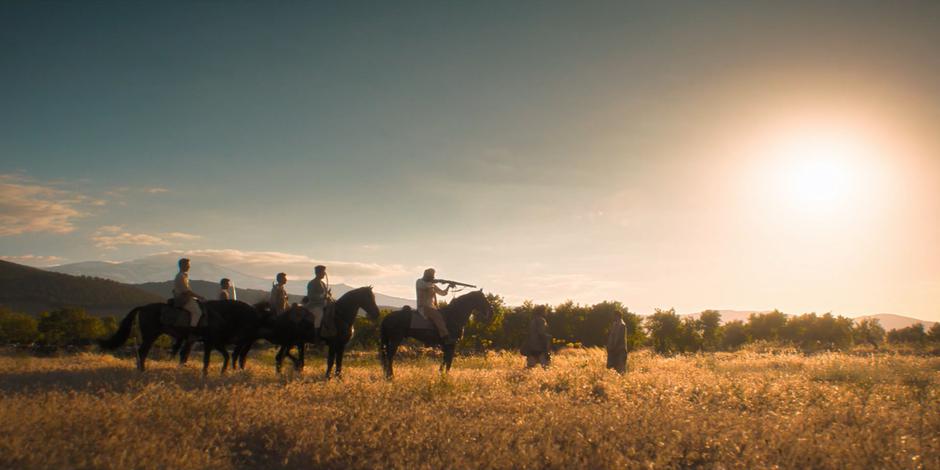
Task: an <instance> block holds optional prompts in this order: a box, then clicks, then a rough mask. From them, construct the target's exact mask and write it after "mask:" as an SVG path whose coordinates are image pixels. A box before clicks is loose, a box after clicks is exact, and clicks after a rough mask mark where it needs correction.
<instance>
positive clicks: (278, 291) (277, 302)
mask: <svg viewBox="0 0 940 470" xmlns="http://www.w3.org/2000/svg"><path fill="white" fill-rule="evenodd" d="M285 284H287V274H284V273H277V283H276V284H274V285H273V286H272V287H271V299H270V302H271V311H273V312H274V314H275V315H280V314H282V313H284V312H286V311H287V310H288V308H290V304H289V303H288V302H287V290H286V289H285V288H284V285H285Z"/></svg>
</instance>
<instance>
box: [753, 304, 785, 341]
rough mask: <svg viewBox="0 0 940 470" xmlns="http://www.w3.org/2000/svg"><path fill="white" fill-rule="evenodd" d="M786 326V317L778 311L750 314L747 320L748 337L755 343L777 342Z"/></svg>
mask: <svg viewBox="0 0 940 470" xmlns="http://www.w3.org/2000/svg"><path fill="white" fill-rule="evenodd" d="M786 324H787V316H786V315H785V314H784V313H782V312H780V311H778V310H774V311H773V312H769V313H752V314H751V315H750V316H749V317H748V320H747V327H748V332H749V335H748V336H750V338H751V339H753V340H757V341H760V340H763V341H777V340H779V339H781V338H780V336H781V332H782V331H783V328H784V326H785V325H786Z"/></svg>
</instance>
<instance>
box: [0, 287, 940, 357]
mask: <svg viewBox="0 0 940 470" xmlns="http://www.w3.org/2000/svg"><path fill="white" fill-rule="evenodd" d="M488 298H489V300H490V303H491V304H492V305H493V308H494V315H493V320H492V321H491V322H490V323H486V324H484V323H480V322H476V321H473V320H472V319H471V321H470V323H469V324H468V325H467V328H466V330H465V331H464V336H463V338H462V339H461V341H460V345H459V346H460V349H461V350H465V351H483V350H487V349H508V350H514V349H519V347H521V345H522V343H523V342H524V341H525V338H526V335H527V333H528V324H529V319H530V318H531V317H532V312H533V311H534V310H535V309H544V310H545V311H546V312H547V316H546V318H547V320H548V325H549V331H550V332H551V335H552V337H553V341H554V343H555V345H556V346H557V347H559V348H560V347H602V346H604V345H605V344H606V341H607V327H608V325H609V324H610V321H611V315H612V314H613V312H616V311H620V312H623V313H624V315H623V318H624V322H625V323H626V325H627V334H628V338H627V346H628V348H629V349H631V350H635V349H638V348H643V347H649V348H650V349H652V350H653V351H655V352H656V353H659V354H666V355H669V354H677V353H694V352H708V351H734V350H737V349H739V348H741V347H743V346H745V345H747V344H749V343H754V342H758V341H766V342H771V343H777V344H785V345H789V346H793V347H796V348H799V349H800V350H802V351H805V352H814V351H824V350H845V349H848V348H850V347H852V346H855V345H870V346H872V347H874V348H879V347H881V346H882V345H883V344H885V343H886V342H887V343H890V344H913V345H920V346H926V345H928V344H938V345H940V323H935V324H934V325H933V326H932V327H930V328H929V329H927V328H925V327H924V325H923V324H920V323H918V324H915V325H913V326H910V327H907V328H902V329H895V330H891V331H888V332H886V331H885V330H884V328H882V327H881V325H880V324H879V322H878V320H875V319H864V320H861V321H858V322H855V321H853V320H852V319H849V318H846V317H842V316H834V315H832V314H829V313H826V314H822V315H817V314H815V313H808V314H803V315H795V316H794V315H786V314H784V313H782V312H779V311H776V310H775V311H773V312H768V313H756V314H751V315H750V317H749V318H748V319H747V321H740V320H738V321H732V322H725V323H723V322H722V319H721V313H720V312H718V311H715V310H706V311H704V312H701V313H700V314H698V315H697V316H694V317H693V316H680V315H678V314H677V313H676V311H675V310H674V309H668V310H667V309H656V310H655V311H654V312H653V313H652V314H650V315H647V316H640V315H638V314H637V313H635V312H630V311H629V310H628V309H627V308H626V307H624V306H623V305H622V304H621V303H620V302H612V301H607V302H600V303H597V304H593V305H580V304H575V303H574V302H571V301H568V302H564V303H562V304H559V305H556V306H550V305H545V304H536V303H533V302H524V303H523V304H522V305H519V306H514V307H510V306H507V305H505V302H504V300H503V299H502V297H500V296H498V295H494V294H489V295H488ZM387 313H388V312H387V311H384V312H383V316H384V315H385V314H387ZM380 321H381V319H379V320H375V321H373V320H369V319H368V318H366V317H359V318H358V319H357V320H356V324H355V329H356V332H355V335H354V337H353V340H352V343H353V344H352V346H353V347H358V348H365V349H369V348H375V347H377V345H378V342H379V322H380ZM117 324H118V319H117V318H114V317H110V316H106V317H96V316H93V315H89V314H88V313H87V312H86V311H85V310H84V309H81V308H61V309H54V310H50V311H48V312H43V313H41V314H39V315H29V314H25V313H19V312H14V311H12V310H10V309H8V308H4V307H0V344H3V345H30V344H35V345H41V346H52V347H62V346H83V345H89V344H92V343H93V341H94V340H96V339H98V338H101V337H104V336H107V335H110V334H112V333H113V332H114V331H115V330H116V328H117Z"/></svg>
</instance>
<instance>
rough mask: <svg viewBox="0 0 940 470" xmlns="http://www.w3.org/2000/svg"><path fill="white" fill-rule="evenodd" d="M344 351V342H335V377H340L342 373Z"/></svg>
mask: <svg viewBox="0 0 940 470" xmlns="http://www.w3.org/2000/svg"><path fill="white" fill-rule="evenodd" d="M345 351H346V344H345V343H343V342H342V341H339V342H337V344H336V378H337V379H338V378H340V377H341V376H342V374H343V353H344V352H345Z"/></svg>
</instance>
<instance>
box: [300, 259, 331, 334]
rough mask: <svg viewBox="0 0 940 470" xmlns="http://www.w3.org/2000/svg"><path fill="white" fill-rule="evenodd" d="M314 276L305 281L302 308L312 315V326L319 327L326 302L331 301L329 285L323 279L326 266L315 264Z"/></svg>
mask: <svg viewBox="0 0 940 470" xmlns="http://www.w3.org/2000/svg"><path fill="white" fill-rule="evenodd" d="M313 275H314V278H313V279H312V280H311V281H310V282H308V283H307V301H306V303H305V304H304V308H306V309H307V311H308V312H310V314H312V315H313V327H314V328H320V323H321V322H322V321H323V312H324V310H325V309H326V305H327V303H332V302H333V294H332V292H330V286H329V285H328V284H327V283H326V281H325V280H324V279H325V278H326V266H323V265H322V264H321V265H317V266H316V267H315V268H313Z"/></svg>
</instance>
